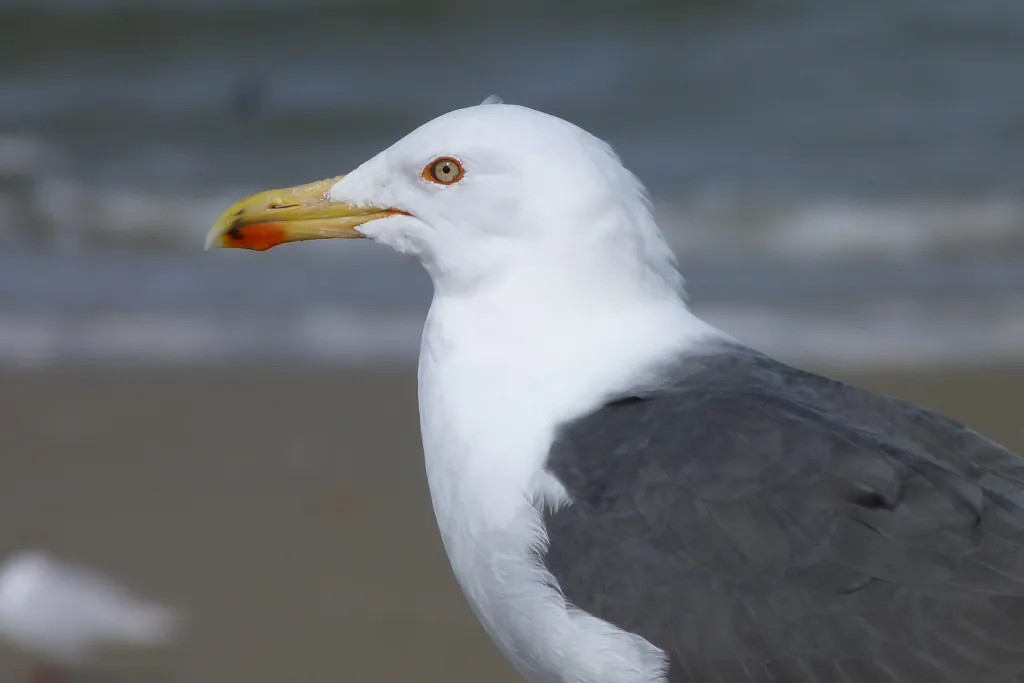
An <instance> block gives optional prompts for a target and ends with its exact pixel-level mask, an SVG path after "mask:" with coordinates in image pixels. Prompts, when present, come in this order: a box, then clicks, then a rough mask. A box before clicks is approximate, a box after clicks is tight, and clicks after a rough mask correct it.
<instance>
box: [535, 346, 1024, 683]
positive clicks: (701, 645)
mask: <svg viewBox="0 0 1024 683" xmlns="http://www.w3.org/2000/svg"><path fill="white" fill-rule="evenodd" d="M680 368H681V369H680V370H679V371H678V372H677V373H676V377H677V380H678V381H676V382H675V383H674V384H672V385H671V386H664V387H661V388H658V389H654V390H651V391H647V392H638V393H637V395H636V396H630V397H625V398H624V399H622V400H619V401H616V402H614V403H611V404H609V405H608V406H606V407H605V408H603V409H602V410H600V411H598V412H597V413H595V414H593V415H591V416H589V417H586V418H584V419H582V420H579V421H577V422H574V423H572V424H569V425H566V426H565V427H564V429H563V431H562V433H561V435H560V437H559V438H558V439H557V440H556V443H555V445H554V446H553V448H552V451H551V454H550V457H549V463H548V467H549V469H550V470H551V471H552V473H553V474H555V476H557V477H558V478H559V480H560V481H561V482H562V483H563V485H565V486H566V488H567V490H568V491H569V492H570V495H571V496H572V498H573V500H574V503H573V504H572V505H570V506H568V507H566V508H563V509H561V510H559V511H557V512H554V513H549V514H548V515H547V519H546V521H547V525H548V535H549V538H550V547H549V549H548V550H547V554H546V557H545V558H544V559H545V562H546V564H547V566H548V567H549V569H550V570H551V571H552V573H553V574H554V576H555V577H556V578H557V579H558V581H559V584H560V586H561V588H562V590H563V591H564V592H565V594H566V596H567V598H568V599H569V600H570V601H572V602H573V603H575V604H576V605H577V606H579V607H580V608H582V609H585V610H587V611H589V612H591V613H593V614H595V615H597V616H600V617H602V618H604V619H607V620H608V621H610V622H612V623H614V624H616V625H618V626H620V627H621V628H624V629H626V630H629V631H632V632H635V633H638V634H640V635H642V636H644V637H646V638H647V639H648V640H650V641H651V642H652V643H654V644H655V645H657V646H658V647H661V648H662V649H664V650H666V652H668V653H669V655H670V657H671V658H672V668H671V673H670V679H671V680H672V681H694V683H705V681H719V680H720V681H722V683H734V682H741V681H765V682H766V683H804V682H805V681H806V683H830V682H832V681H837V682H839V683H843V682H848V683H876V682H878V683H889V682H891V683H917V682H918V681H920V682H922V683H924V682H925V681H927V682H928V683H943V682H945V681H949V682H950V683H953V682H956V683H961V682H964V681H979V682H980V681H986V682H987V683H1009V682H1010V681H1024V483H1022V482H1024V462H1022V461H1021V460H1020V459H1019V458H1018V457H1017V456H1015V455H1014V454H1012V453H1011V452H1009V451H1007V450H1005V449H1003V448H1001V447H1000V446H998V445H996V444H994V443H992V442H990V441H987V440H985V439H984V438H982V437H981V436H979V435H977V434H976V433H974V432H972V431H970V430H968V429H966V428H965V427H963V426H962V425H959V424H957V423H955V422H953V421H951V420H949V419H947V418H945V417H942V416H940V415H937V414H935V413H932V412H929V411H926V410H924V409H922V408H919V407H916V406H913V405H911V404H908V403H905V402H901V401H898V400H896V399H892V398H889V397H884V396H880V395H877V394H873V393H871V392H867V391H864V390H860V389H856V388H854V387H850V386H848V385H844V384H842V383H839V382H834V381H831V380H827V379H825V378H822V377H818V376H816V375H813V374H810V373H804V372H800V371H798V370H795V369H793V368H789V367H787V366H785V365H782V364H780V363H777V362H775V361H772V360H770V359H767V358H765V357H763V356H760V355H757V354H755V353H753V352H751V351H747V350H731V351H729V352H727V353H721V354H716V355H714V356H708V357H706V358H694V359H689V360H687V361H686V362H684V363H682V364H681V366H680Z"/></svg>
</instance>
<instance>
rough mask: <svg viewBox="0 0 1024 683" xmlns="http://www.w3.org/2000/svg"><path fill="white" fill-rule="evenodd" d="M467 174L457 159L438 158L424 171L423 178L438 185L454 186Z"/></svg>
mask: <svg viewBox="0 0 1024 683" xmlns="http://www.w3.org/2000/svg"><path fill="white" fill-rule="evenodd" d="M465 173H466V172H465V171H464V170H463V169H462V164H460V163H459V162H458V160H457V159H453V158H451V157H438V158H437V159H434V160H433V161H431V162H430V163H429V164H427V165H426V167H425V168H424V169H423V178H424V180H429V181H430V182H432V183H437V184H438V185H454V184H455V183H457V182H459V181H460V180H462V176H463V175H465Z"/></svg>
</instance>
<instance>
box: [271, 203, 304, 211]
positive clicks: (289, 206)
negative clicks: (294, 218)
mask: <svg viewBox="0 0 1024 683" xmlns="http://www.w3.org/2000/svg"><path fill="white" fill-rule="evenodd" d="M296 206H298V204H284V203H282V202H271V203H270V204H267V208H268V209H292V208H295V207H296Z"/></svg>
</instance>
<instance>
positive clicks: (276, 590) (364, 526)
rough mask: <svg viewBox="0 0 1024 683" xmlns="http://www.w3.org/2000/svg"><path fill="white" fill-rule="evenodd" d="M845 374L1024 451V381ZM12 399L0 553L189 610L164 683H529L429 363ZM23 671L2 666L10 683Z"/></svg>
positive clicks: (131, 372)
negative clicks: (429, 400)
mask: <svg viewBox="0 0 1024 683" xmlns="http://www.w3.org/2000/svg"><path fill="white" fill-rule="evenodd" d="M815 369H818V370H821V369H822V368H815ZM830 374H833V375H835V376H840V377H842V378H844V379H850V380H852V381H855V382H857V383H860V384H862V385H865V386H869V387H871V388H875V389H879V390H882V391H886V392H889V393H893V394H896V395H898V396H901V397H905V398H908V399H911V400H915V401H919V402H921V403H923V404H924V405H926V406H929V407H932V408H935V409H939V410H941V411H944V412H946V413H948V414H949V415H951V416H953V417H955V418H958V419H960V420H961V421H964V422H966V423H967V424H969V425H971V426H972V427H974V428H976V429H977V430H979V431H981V432H983V433H985V434H987V435H989V436H991V437H993V438H995V439H997V440H999V441H1001V442H1002V443H1004V444H1005V445H1006V446H1008V447H1011V448H1014V449H1016V450H1018V451H1020V450H1024V409H1022V407H1024V401H1022V398H1021V397H1024V365H1002V366H992V367H973V368H965V367H962V368H959V369H957V370H952V371H943V370H928V371H910V370H907V371H896V370H886V371H878V372H871V371H858V372H856V373H850V372H843V371H832V372H830ZM0 387H2V389H0V391H2V395H3V399H4V400H3V404H4V405H5V406H6V407H7V409H6V410H5V411H4V413H3V416H2V417H0V433H2V434H3V435H4V452H3V458H4V463H5V470H4V477H3V495H2V496H0V549H5V548H6V547H9V546H10V544H15V543H17V544H19V545H22V544H24V543H26V542H35V543H39V544H41V545H43V546H46V547H49V548H52V549H53V550H54V551H56V552H58V553H63V554H65V555H67V556H68V557H71V558H74V559H78V560H81V561H84V562H88V563H90V564H93V565H95V566H97V567H99V568H102V569H103V570H104V571H108V572H110V573H112V574H113V575H115V576H118V577H120V578H122V579H124V580H125V581H126V582H128V583H129V584H130V585H133V586H135V587H137V588H138V589H140V590H144V591H146V592H147V593H149V594H151V595H154V596H157V597H160V598H162V599H165V600H168V601H170V602H172V603H174V604H177V605H179V606H181V607H182V608H183V609H184V610H185V611H186V613H187V615H188V617H189V624H188V628H187V630H186V637H185V640H184V642H183V643H182V644H181V646H180V647H179V648H178V649H177V650H176V651H174V652H173V653H171V657H170V664H169V668H166V669H165V670H163V675H164V676H166V680H168V681H180V682H181V683H207V682H211V681H223V682H225V683H227V682H234V681H245V682H246V683H282V682H283V681H289V682H290V681H303V683H319V682H324V683H326V682H328V681H332V682H333V681H397V680H416V681H422V682H425V683H429V682H432V681H438V682H440V681H446V682H452V683H460V682H463V681H464V682H466V683H470V682H471V681H472V682H477V681H494V682H496V683H500V682H501V681H517V680H519V679H518V678H517V676H516V675H515V673H514V672H513V671H512V670H511V669H510V667H509V665H508V664H507V663H506V662H505V661H504V660H503V659H502V658H501V657H500V655H499V654H498V652H497V651H496V650H495V649H494V647H493V646H492V645H491V644H490V641H489V640H488V639H487V637H486V636H485V635H484V633H483V631H482V630H481V628H480V627H479V626H478V625H477V623H476V621H475V619H474V618H473V616H472V615H471V613H470V612H469V610H468V608H467V605H466V603H465V602H464V600H463V598H462V595H461V593H460V591H459V589H458V587H457V586H456V584H455V582H454V579H453V578H452V576H451V573H450V570H449V568H448V562H447V558H446V557H445V556H444V553H443V550H442V548H441V544H440V540H439V538H438V535H437V532H436V528H435V523H434V518H433V512H432V510H431V508H430V502H429V498H428V495H427V491H426V482H425V478H424V475H423V467H422V460H421V452H420V445H419V431H418V416H417V407H416V392H415V371H414V369H413V368H412V367H401V368H392V369H381V370H373V369H367V370H348V369H345V368H344V367H339V366H315V365H312V364H305V365H302V364H295V365H291V366H285V365H262V366H260V365H246V366H241V365H236V366H220V367H215V366H211V367H205V368H200V367H190V366H164V367H157V366H146V367H135V368H131V367H127V366H121V367H112V368H111V367H107V368H102V367H96V366H91V367H72V366H56V367H51V368H48V369H41V370H4V371H0ZM24 665H25V662H24V660H23V659H20V658H19V657H16V656H14V655H13V654H12V653H10V652H8V651H3V653H2V655H0V680H4V681H13V680H18V679H17V678H15V676H16V674H17V672H19V671H20V670H21V669H22V668H23V667H24ZM124 680H143V679H135V678H131V679H124ZM144 680H152V679H150V678H145V679H144ZM160 680H165V679H164V678H160Z"/></svg>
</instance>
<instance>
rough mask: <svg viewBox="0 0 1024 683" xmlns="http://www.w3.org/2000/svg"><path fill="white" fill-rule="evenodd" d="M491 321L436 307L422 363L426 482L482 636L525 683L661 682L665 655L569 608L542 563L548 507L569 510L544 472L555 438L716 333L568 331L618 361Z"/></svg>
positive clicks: (667, 321)
mask: <svg viewBox="0 0 1024 683" xmlns="http://www.w3.org/2000/svg"><path fill="white" fill-rule="evenodd" d="M485 308H486V307H478V306H474V307H472V308H468V307H465V306H464V304H463V303H462V302H449V301H444V300H440V301H439V300H436V299H435V301H434V304H433V306H432V307H431V312H430V315H429V316H428V319H427V324H426V326H425V328H424V337H423V346H422V350H421V355H420V369H419V395H420V422H421V429H422V436H423V447H424V455H425V458H426V470H427V479H428V483H429V486H430V493H431V498H432V500H433V505H434V512H435V514H436V516H437V521H438V526H439V528H440V531H441V537H442V539H443V541H444V546H445V549H446V551H447V553H448V556H449V559H450V561H451V564H452V569H453V570H454V573H455V576H456V578H457V579H458V582H459V584H460V585H461V586H462V589H463V591H464V593H465V595H466V597H467V599H468V600H469V603H470V605H471V606H472V608H473V610H474V612H475V613H476V615H477V617H478V618H479V620H480V621H481V623H482V624H483V626H484V628H485V629H486V630H487V632H488V633H489V634H490V636H491V637H492V638H493V639H494V641H495V642H496V643H497V645H498V646H499V647H500V648H501V650H502V651H503V652H504V653H505V655H506V656H508V658H509V659H510V660H511V661H512V663H513V664H514V665H515V666H516V667H517V669H518V670H519V671H520V672H521V673H522V674H523V675H524V676H525V677H527V678H528V679H529V680H531V681H537V682H541V681H543V682H547V681H561V682H570V681H572V682H579V683H582V682H584V681H585V682H587V683H601V682H603V681H607V682H608V683H632V682H636V683H641V682H642V683H654V682H656V681H662V680H664V670H665V666H666V659H665V657H664V654H663V653H662V651H661V650H659V649H658V648H656V647H654V646H653V645H652V644H651V643H649V642H647V641H646V640H644V639H643V638H640V637H639V636H636V635H633V634H630V633H627V632H625V631H623V630H621V629H619V628H617V627H615V626H613V625H611V624H609V623H607V622H605V621H602V620H600V619H597V618H595V617H592V616H590V615H589V614H587V613H585V612H582V611H580V610H576V609H574V608H570V607H568V606H567V605H566V602H565V599H564V597H563V596H562V594H561V592H560V591H559V590H558V588H557V584H556V582H555V580H554V578H553V577H552V576H551V575H550V574H549V573H548V572H547V571H546V570H545V569H544V567H543V565H542V564H541V563H540V562H539V561H538V558H537V555H536V553H537V552H538V551H539V550H540V551H542V550H543V548H544V545H545V544H546V542H547V538H546V533H545V530H544V528H543V521H542V515H541V510H542V509H543V506H552V507H557V506H559V505H566V504H571V501H569V500H568V497H567V495H566V492H565V490H564V489H563V488H562V486H561V485H560V484H559V483H558V481H557V480H555V479H554V478H553V477H552V476H551V475H549V474H548V473H547V472H546V471H545V469H544V464H545V460H546V457H547V454H548V450H549V448H550V444H551V441H552V438H553V435H554V431H555V429H556V427H557V426H558V425H559V424H561V423H562V422H564V421H565V420H569V419H573V418H575V417H578V416H580V415H582V414H584V413H586V412H588V411H589V410H592V409H594V408H596V407H598V405H599V404H600V402H601V401H602V400H603V397H604V396H606V395H607V393H608V391H609V390H611V389H614V388H618V387H621V386H628V384H629V383H630V382H632V381H635V379H636V377H635V376H631V375H635V368H638V367H641V366H643V365H645V363H644V362H643V360H644V358H654V359H656V358H661V357H666V356H667V355H668V354H671V353H675V352H676V350H677V349H678V347H679V343H680V342H682V343H691V342H692V341H693V340H694V339H695V338H696V337H697V336H701V337H702V336H704V335H705V334H706V333H707V332H706V331H709V330H710V328H707V327H706V326H703V324H697V323H699V321H696V319H695V318H693V317H692V316H690V315H689V313H688V312H686V316H685V317H683V318H679V317H673V316H672V315H666V314H663V312H660V311H659V312H657V315H659V316H662V317H663V318H664V324H663V325H662V328H661V331H662V332H663V333H664V334H659V335H655V336H654V338H651V336H650V335H643V336H638V337H635V338H629V337H630V330H643V329H646V330H648V331H649V330H651V329H652V326H651V325H650V324H644V325H631V324H630V323H631V322H637V321H630V320H629V319H628V316H626V317H623V318H619V319H615V320H614V322H615V324H614V325H612V326H608V325H601V324H599V321H596V320H589V321H588V320H587V319H585V318H584V319H581V320H579V321H577V323H578V324H576V325H571V326H567V329H573V330H576V331H577V332H578V333H579V334H580V335H582V336H583V337H585V338H587V339H590V340H604V343H606V344H609V345H613V346H614V347H615V348H616V349H618V350H619V351H618V353H617V355H611V354H608V353H606V351H607V350H608V349H606V348H602V344H600V343H593V344H589V345H584V346H581V345H580V344H579V343H577V341H576V340H573V339H569V338H565V339H564V340H562V341H564V342H565V343H564V345H563V344H561V343H560V342H559V340H558V339H555V338H548V339H545V340H543V344H544V348H543V349H538V348H529V347H530V344H531V340H530V339H528V338H523V337H522V336H520V335H517V334H515V332H514V330H513V329H510V328H509V327H507V326H506V325H507V324H508V322H509V321H508V316H507V315H505V316H502V317H501V319H500V320H499V319H497V318H495V319H488V318H487V313H486V311H485ZM683 310H684V311H685V309H683ZM635 313H636V315H646V314H645V313H644V312H641V311H637V312H635ZM605 319H607V318H605ZM694 321H696V322H694ZM645 323H650V321H649V320H647V321H645ZM530 329H534V330H536V329H537V327H536V326H530ZM688 332H691V333H692V334H687V333H688ZM623 348H625V349H630V348H632V349H633V350H634V351H635V353H633V354H622V353H621V349H623ZM627 356H628V357H627ZM615 358H618V359H619V361H618V362H615V361H614V359H615ZM629 368H633V369H634V370H633V371H630V370H629ZM574 377H575V378H578V379H581V380H582V378H584V377H585V378H586V381H573V378H574Z"/></svg>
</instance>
